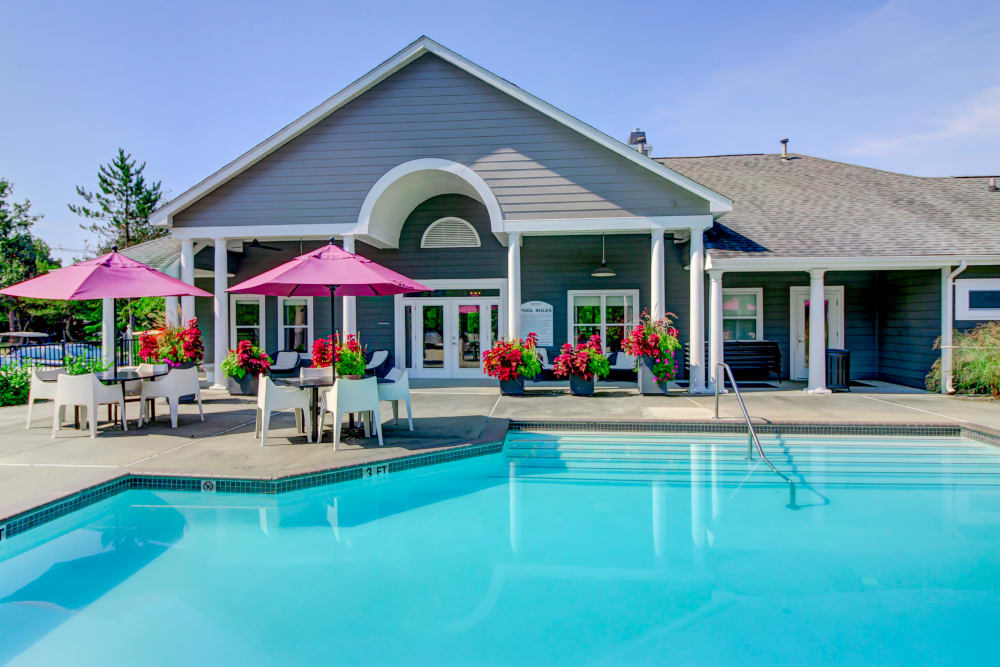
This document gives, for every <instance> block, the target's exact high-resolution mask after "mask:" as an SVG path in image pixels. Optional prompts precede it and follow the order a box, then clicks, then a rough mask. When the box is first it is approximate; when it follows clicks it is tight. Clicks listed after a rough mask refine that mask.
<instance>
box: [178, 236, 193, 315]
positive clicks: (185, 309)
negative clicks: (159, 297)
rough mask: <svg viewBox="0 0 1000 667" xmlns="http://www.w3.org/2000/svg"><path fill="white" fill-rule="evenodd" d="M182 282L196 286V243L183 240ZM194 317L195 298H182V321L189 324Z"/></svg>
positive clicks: (190, 240)
mask: <svg viewBox="0 0 1000 667" xmlns="http://www.w3.org/2000/svg"><path fill="white" fill-rule="evenodd" d="M181 280H183V281H184V282H186V283H187V284H188V285H194V241H193V240H192V239H181ZM193 317H194V297H193V296H182V297H181V320H183V321H184V323H187V321H188V320H190V319H192V318H193Z"/></svg>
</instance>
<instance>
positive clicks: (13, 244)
mask: <svg viewBox="0 0 1000 667" xmlns="http://www.w3.org/2000/svg"><path fill="white" fill-rule="evenodd" d="M13 197H14V186H13V185H11V183H10V182H9V181H7V180H5V179H3V178H0V258H3V261H2V262H0V286H2V287H8V286H9V285H13V284H15V283H19V282H21V281H24V280H28V279H29V278H34V277H35V276H37V275H40V274H42V273H47V272H48V271H51V270H52V269H53V268H56V267H58V266H59V264H58V262H56V261H55V260H53V259H52V257H51V255H50V251H49V246H48V245H46V243H45V242H44V241H42V240H41V239H39V238H37V237H35V236H34V235H33V234H32V233H31V228H32V226H33V225H34V224H35V223H36V222H37V221H38V220H40V219H41V217H42V216H40V215H34V214H32V213H31V202H30V201H28V200H27V199H26V200H24V201H23V202H21V203H18V202H16V201H13ZM0 308H2V309H3V312H4V314H5V315H6V319H7V325H8V327H9V330H10V331H14V330H17V329H21V328H23V324H24V323H25V321H26V319H27V318H28V317H29V316H30V314H31V313H30V304H29V303H26V302H24V301H23V300H19V299H14V298H12V297H2V298H0Z"/></svg>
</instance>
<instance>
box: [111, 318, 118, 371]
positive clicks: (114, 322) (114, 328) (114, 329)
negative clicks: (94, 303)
mask: <svg viewBox="0 0 1000 667" xmlns="http://www.w3.org/2000/svg"><path fill="white" fill-rule="evenodd" d="M117 309H118V299H111V364H112V367H113V368H114V371H115V377H118V312H117Z"/></svg>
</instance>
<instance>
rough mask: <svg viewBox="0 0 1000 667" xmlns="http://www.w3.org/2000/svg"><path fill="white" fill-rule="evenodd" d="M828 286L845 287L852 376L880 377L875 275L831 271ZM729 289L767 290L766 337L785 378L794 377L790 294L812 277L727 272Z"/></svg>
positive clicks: (846, 336)
mask: <svg viewBox="0 0 1000 667" xmlns="http://www.w3.org/2000/svg"><path fill="white" fill-rule="evenodd" d="M825 282H826V284H827V285H828V286H838V285H843V287H844V339H845V340H844V344H845V345H846V346H847V349H849V350H850V351H851V377H853V378H855V379H859V380H860V379H865V378H875V377H877V376H878V355H877V354H876V345H877V344H876V338H875V312H876V309H875V303H874V301H873V300H872V299H871V293H872V290H873V289H874V287H875V284H876V275H875V273H874V272H865V271H852V272H830V273H827V274H826V277H825ZM722 285H723V288H726V287H761V288H763V290H764V338H765V339H766V340H773V341H776V342H777V343H778V346H779V347H780V348H781V368H782V377H784V378H788V377H790V375H791V364H790V362H791V350H790V347H789V346H790V339H789V337H790V333H791V332H790V323H791V320H790V317H791V304H790V291H789V288H790V287H793V286H797V285H798V286H808V285H809V274H807V273H805V272H799V271H789V272H762V273H725V274H723V279H722Z"/></svg>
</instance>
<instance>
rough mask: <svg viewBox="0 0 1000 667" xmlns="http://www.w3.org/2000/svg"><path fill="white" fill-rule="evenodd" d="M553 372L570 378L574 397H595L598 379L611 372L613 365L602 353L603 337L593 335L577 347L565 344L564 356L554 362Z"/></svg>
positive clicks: (557, 375) (570, 387) (561, 355)
mask: <svg viewBox="0 0 1000 667" xmlns="http://www.w3.org/2000/svg"><path fill="white" fill-rule="evenodd" d="M552 372H553V373H555V375H556V377H561V378H564V377H569V390H570V391H571V392H572V393H573V395H574V396H593V395H594V384H595V382H596V381H597V379H598V378H604V377H607V375H608V373H610V372H611V364H610V363H609V362H608V358H607V357H605V356H604V353H603V352H602V351H601V337H600V336H597V335H593V336H591V337H590V340H588V341H586V342H584V343H577V345H576V347H573V346H572V345H570V344H569V343H564V344H563V346H562V354H560V355H559V356H558V357H556V358H555V359H554V360H553V362H552Z"/></svg>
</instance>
